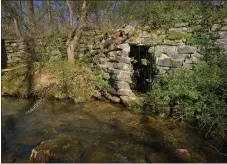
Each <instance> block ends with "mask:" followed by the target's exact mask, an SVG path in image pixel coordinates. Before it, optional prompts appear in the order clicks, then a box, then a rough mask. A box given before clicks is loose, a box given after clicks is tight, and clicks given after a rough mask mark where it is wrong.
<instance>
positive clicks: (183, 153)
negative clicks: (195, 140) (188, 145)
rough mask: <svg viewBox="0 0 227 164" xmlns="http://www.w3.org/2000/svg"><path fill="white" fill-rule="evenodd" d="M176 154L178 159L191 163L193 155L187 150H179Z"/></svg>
mask: <svg viewBox="0 0 227 164" xmlns="http://www.w3.org/2000/svg"><path fill="white" fill-rule="evenodd" d="M175 154H176V156H177V157H178V158H180V159H181V160H182V161H183V162H190V161H191V155H190V153H189V152H188V150H187V149H177V150H176V151H175Z"/></svg>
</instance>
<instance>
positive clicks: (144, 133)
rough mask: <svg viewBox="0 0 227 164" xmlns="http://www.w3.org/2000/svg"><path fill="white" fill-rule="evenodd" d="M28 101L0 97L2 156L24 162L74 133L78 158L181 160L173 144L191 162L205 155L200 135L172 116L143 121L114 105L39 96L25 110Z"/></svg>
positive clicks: (203, 160) (201, 160) (125, 160)
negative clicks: (45, 144) (41, 148)
mask: <svg viewBox="0 0 227 164" xmlns="http://www.w3.org/2000/svg"><path fill="white" fill-rule="evenodd" d="M33 105H34V102H31V101H28V100H21V99H13V98H2V137H4V138H5V139H6V143H7V144H6V145H3V144H2V162H7V163H8V162H17V163H18V162H28V159H29V156H30V153H31V151H32V149H33V148H35V147H36V146H37V145H39V144H40V143H41V142H42V141H45V140H53V139H56V138H58V137H59V136H61V135H64V136H73V137H78V138H80V140H81V142H82V144H83V146H84V150H85V151H83V152H81V154H82V155H81V158H80V161H79V162H137V163H139V162H143V163H145V162H182V161H181V160H180V159H179V158H177V157H176V156H175V155H174V151H175V149H177V148H186V149H188V150H189V152H190V153H191V156H192V162H206V161H207V157H206V154H204V153H203V152H202V151H201V150H202V149H201V148H202V146H203V140H202V139H201V138H200V137H198V136H196V135H195V134H194V132H193V131H191V130H186V129H182V128H181V127H180V126H179V125H178V124H177V123H176V122H173V121H172V120H162V119H157V118H156V119H155V118H153V117H146V118H148V121H147V120H146V118H145V117H144V116H142V115H139V114H135V113H133V112H130V111H127V110H125V109H124V108H123V107H122V106H120V105H116V104H110V103H105V102H98V101H91V102H86V103H82V104H76V105H75V104H71V103H69V102H62V101H49V100H48V101H47V100H45V101H43V102H41V104H39V105H38V106H37V107H36V108H35V109H34V110H33V111H32V112H30V113H28V111H29V110H30V109H31V107H32V106H33ZM144 118H145V119H144ZM193 136H194V137H193ZM2 143H3V142H2ZM62 153H67V151H66V152H62ZM65 160H66V161H67V159H65ZM61 162H62V161H61ZM68 162H70V161H68Z"/></svg>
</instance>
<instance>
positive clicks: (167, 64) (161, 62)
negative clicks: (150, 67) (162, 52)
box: [157, 58, 172, 67]
mask: <svg viewBox="0 0 227 164" xmlns="http://www.w3.org/2000/svg"><path fill="white" fill-rule="evenodd" d="M157 65H158V66H163V67H172V61H171V58H164V59H159V60H158V63H157Z"/></svg>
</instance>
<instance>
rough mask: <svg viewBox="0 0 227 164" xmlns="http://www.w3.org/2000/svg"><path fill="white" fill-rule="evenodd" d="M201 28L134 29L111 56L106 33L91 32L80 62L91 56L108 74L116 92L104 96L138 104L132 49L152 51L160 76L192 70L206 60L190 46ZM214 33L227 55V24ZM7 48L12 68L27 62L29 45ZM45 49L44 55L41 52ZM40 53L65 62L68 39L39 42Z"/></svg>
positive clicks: (19, 43) (85, 38)
mask: <svg viewBox="0 0 227 164" xmlns="http://www.w3.org/2000/svg"><path fill="white" fill-rule="evenodd" d="M201 28H203V26H202V25H200V24H199V23H198V25H196V26H193V27H191V26H189V25H188V24H187V23H179V24H175V25H174V26H173V27H172V28H169V29H157V30H153V29H151V28H150V27H148V26H144V27H136V28H131V27H130V28H129V31H127V32H129V33H130V32H131V33H133V35H132V37H131V38H130V39H129V40H127V41H126V42H125V43H124V44H121V45H118V46H116V45H115V46H113V47H110V48H109V49H111V48H113V49H114V51H109V52H108V51H107V50H108V49H105V48H104V47H103V39H102V36H103V32H102V31H100V30H97V29H87V30H84V31H83V33H82V36H81V40H80V42H79V44H78V47H77V49H76V54H77V57H79V58H83V57H85V56H91V57H92V58H93V60H94V65H93V67H94V68H97V69H101V70H103V71H104V72H105V74H106V80H109V82H110V84H111V85H112V90H110V91H108V92H104V93H103V95H104V96H105V97H106V98H107V99H110V100H111V101H113V102H116V103H118V102H122V103H124V104H125V105H130V104H129V102H130V101H129V100H135V97H136V96H135V94H134V93H133V92H132V90H131V84H132V83H133V81H132V76H133V73H134V70H133V63H132V62H133V60H134V59H133V58H132V56H130V52H131V47H130V45H137V46H141V45H143V46H144V45H145V46H148V47H150V48H149V49H148V52H147V53H148V56H149V55H152V56H153V57H154V58H155V65H156V67H157V68H158V70H159V73H166V72H171V70H173V69H174V68H177V67H192V66H193V65H194V64H196V63H197V62H198V61H199V59H200V58H201V57H202V56H201V55H200V54H199V50H198V49H197V48H196V47H193V46H189V45H187V39H188V38H189V37H190V35H191V34H192V32H194V31H196V30H199V29H201ZM132 31H133V32H132ZM210 32H211V33H212V34H213V36H214V37H215V38H216V43H217V45H219V46H221V47H222V48H224V50H225V51H226V52H227V21H226V20H225V21H223V22H218V23H217V24H214V25H213V27H212V28H211V30H210ZM44 40H45V39H44ZM5 47H6V53H7V57H8V61H7V64H8V67H11V66H13V65H18V64H22V63H24V62H25V61H26V58H27V57H28V53H29V47H28V44H27V43H26V42H25V41H23V40H20V41H16V40H6V41H5ZM43 47H44V48H43ZM41 48H42V49H43V51H40V49H41ZM36 50H37V51H36V52H38V53H39V55H40V56H44V57H45V56H49V59H51V60H58V59H59V58H65V57H66V38H58V39H57V41H55V42H54V43H53V44H50V43H49V42H45V41H43V40H42V39H41V40H37V42H36ZM105 51H107V52H105ZM30 53H31V51H30ZM140 60H141V63H144V61H145V60H148V61H149V59H148V58H141V59H140Z"/></svg>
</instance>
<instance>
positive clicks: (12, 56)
mask: <svg viewBox="0 0 227 164" xmlns="http://www.w3.org/2000/svg"><path fill="white" fill-rule="evenodd" d="M4 44H5V51H6V52H2V53H6V54H7V59H6V60H7V67H8V68H9V67H12V66H17V65H21V64H25V63H27V59H28V55H29V46H28V44H27V42H26V41H25V40H13V39H7V40H4Z"/></svg>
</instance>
